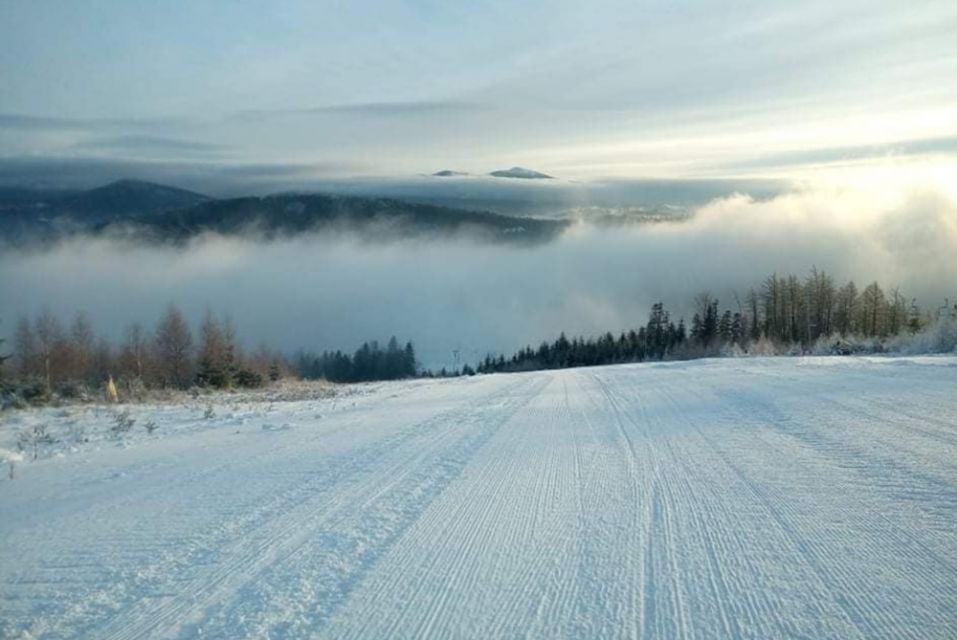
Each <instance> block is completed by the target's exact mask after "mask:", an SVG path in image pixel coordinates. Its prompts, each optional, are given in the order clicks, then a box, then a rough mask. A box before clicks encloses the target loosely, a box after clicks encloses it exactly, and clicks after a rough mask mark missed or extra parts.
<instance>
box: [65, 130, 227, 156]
mask: <svg viewBox="0 0 957 640" xmlns="http://www.w3.org/2000/svg"><path fill="white" fill-rule="evenodd" d="M72 148H73V149H78V150H81V151H83V150H87V151H106V152H110V153H115V154H118V155H121V154H133V155H134V156H136V155H141V154H156V153H159V154H172V155H174V156H180V155H186V156H221V155H223V154H224V153H225V152H226V151H227V150H228V149H229V147H227V146H226V145H221V144H209V143H205V142H195V141H193V140H181V139H178V138H163V137H158V136H146V135H142V136H138V135H123V136H110V137H100V138H92V139H88V140H82V141H80V142H77V143H75V144H73V145H72Z"/></svg>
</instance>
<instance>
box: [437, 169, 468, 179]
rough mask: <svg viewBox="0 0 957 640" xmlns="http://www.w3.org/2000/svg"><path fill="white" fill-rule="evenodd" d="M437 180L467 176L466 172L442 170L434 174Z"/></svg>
mask: <svg viewBox="0 0 957 640" xmlns="http://www.w3.org/2000/svg"><path fill="white" fill-rule="evenodd" d="M432 175H433V176H435V177H436V178H454V177H456V176H467V175H468V173H466V172H465V171H453V170H452V169H442V170H441V171H436V172H435V173H433V174H432Z"/></svg>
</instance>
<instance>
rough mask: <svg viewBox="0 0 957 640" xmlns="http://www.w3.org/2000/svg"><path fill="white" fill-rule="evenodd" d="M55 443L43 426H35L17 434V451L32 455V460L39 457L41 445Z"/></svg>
mask: <svg viewBox="0 0 957 640" xmlns="http://www.w3.org/2000/svg"><path fill="white" fill-rule="evenodd" d="M54 442H56V440H54V439H53V436H52V435H50V433H49V432H48V431H47V426H46V425H45V424H35V425H33V427H31V428H30V429H28V430H26V431H21V432H20V433H18V434H17V449H19V450H20V451H21V452H29V453H32V454H33V459H34V460H36V459H37V458H38V457H40V447H41V445H50V444H53V443H54Z"/></svg>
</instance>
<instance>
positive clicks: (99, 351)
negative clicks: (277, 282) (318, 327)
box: [13, 305, 286, 393]
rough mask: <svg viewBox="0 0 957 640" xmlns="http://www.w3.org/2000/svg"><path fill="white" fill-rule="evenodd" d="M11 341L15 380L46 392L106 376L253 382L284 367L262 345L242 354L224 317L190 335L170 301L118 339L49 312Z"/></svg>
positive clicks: (187, 382) (132, 380)
mask: <svg viewBox="0 0 957 640" xmlns="http://www.w3.org/2000/svg"><path fill="white" fill-rule="evenodd" d="M13 343H14V354H13V356H14V357H13V360H14V367H15V372H16V374H17V375H18V377H19V378H20V380H22V381H36V382H38V383H39V384H40V385H41V386H42V388H43V389H44V390H45V391H46V392H47V393H49V392H52V391H54V390H58V391H61V392H67V391H70V390H77V387H79V386H87V387H99V386H101V385H102V384H103V383H104V382H106V380H107V379H108V378H111V377H112V378H114V379H116V380H117V381H118V382H120V383H121V385H125V387H126V388H127V389H133V388H134V387H147V388H148V387H166V388H180V389H184V388H187V387H190V386H192V385H199V386H202V387H212V388H218V389H226V388H230V387H255V386H259V385H261V384H262V383H263V381H264V380H265V379H273V380H275V379H278V378H279V377H281V376H282V375H283V372H284V371H285V370H286V364H285V361H284V359H283V358H282V356H281V355H280V354H278V353H276V352H273V351H270V350H269V349H266V348H260V349H259V350H258V351H256V352H254V353H250V354H245V353H243V352H242V350H241V349H240V347H239V342H238V339H237V335H236V330H235V327H234V325H233V324H232V322H231V321H230V320H229V319H228V318H227V319H225V320H221V319H220V318H218V317H216V316H215V315H214V314H213V313H212V312H207V314H206V316H205V317H204V318H203V321H202V323H201V325H200V328H199V336H198V340H196V339H195V338H194V335H193V332H192V330H191V329H190V327H189V324H188V323H187V321H186V319H185V318H184V316H183V314H182V312H181V311H180V310H179V309H178V308H177V307H176V306H175V305H170V306H169V307H168V308H167V310H166V312H165V313H164V315H163V317H162V318H161V319H160V320H159V322H158V323H157V324H156V326H155V328H154V329H153V330H152V331H148V330H147V329H145V328H144V327H143V325H141V324H139V323H134V324H131V325H130V326H129V327H127V329H126V331H125V332H124V334H123V338H122V339H121V340H120V341H119V344H114V343H111V342H110V341H108V340H107V339H105V338H104V337H102V336H97V334H96V332H95V331H94V329H93V326H92V323H91V322H90V320H89V317H88V316H87V315H86V314H85V313H82V312H79V313H77V314H76V315H75V316H74V317H73V320H72V322H71V323H70V324H69V326H67V327H64V326H63V325H62V324H61V322H60V321H59V319H58V318H57V317H56V316H54V315H53V314H52V313H50V312H49V311H43V312H41V313H39V314H37V315H36V316H35V317H33V318H32V319H31V318H27V317H24V318H21V319H20V321H19V322H18V323H17V326H16V329H15V331H14V337H13Z"/></svg>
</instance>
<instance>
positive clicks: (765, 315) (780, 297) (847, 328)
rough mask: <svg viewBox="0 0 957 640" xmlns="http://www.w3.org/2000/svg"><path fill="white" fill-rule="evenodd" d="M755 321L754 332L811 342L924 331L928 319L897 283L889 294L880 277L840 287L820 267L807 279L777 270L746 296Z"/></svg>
mask: <svg viewBox="0 0 957 640" xmlns="http://www.w3.org/2000/svg"><path fill="white" fill-rule="evenodd" d="M739 311H740V312H741V313H742V314H743V313H747V314H748V315H749V316H750V318H749V319H750V320H751V322H752V323H753V325H752V327H751V332H750V337H751V338H752V339H756V338H758V337H759V336H760V335H761V334H763V335H765V336H766V337H768V338H770V339H774V340H778V341H782V342H796V343H801V344H810V343H813V342H815V341H816V340H817V339H818V338H820V337H821V336H831V335H835V334H838V335H841V336H847V335H856V336H862V337H880V338H884V337H887V336H892V335H897V334H898V333H900V332H901V331H903V330H905V329H909V330H910V331H912V332H915V333H916V332H917V331H919V330H920V327H921V324H922V322H923V319H922V317H921V312H920V309H919V308H918V307H917V304H916V302H915V301H913V300H911V301H910V302H908V300H907V299H906V298H905V297H904V296H903V295H902V294H901V292H900V290H899V289H897V288H894V289H891V290H890V292H888V293H885V292H884V290H883V289H882V288H881V286H880V285H879V284H878V283H877V282H872V283H870V284H868V285H867V286H865V287H864V289H863V290H862V291H861V290H858V288H857V285H856V284H855V283H854V282H853V281H851V282H848V283H846V284H844V285H843V286H840V287H838V286H837V285H836V284H835V282H834V279H833V278H832V277H831V275H830V274H828V273H826V272H824V271H818V270H817V269H811V272H810V273H809V274H808V275H807V277H805V278H804V279H803V280H802V279H801V278H798V277H797V276H795V275H787V276H783V277H781V276H778V275H777V274H772V275H770V276H768V277H767V278H765V279H764V281H763V282H762V283H761V285H760V287H758V288H757V289H755V288H752V289H751V290H750V291H749V292H748V295H747V298H746V308H744V309H742V308H740V305H739Z"/></svg>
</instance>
